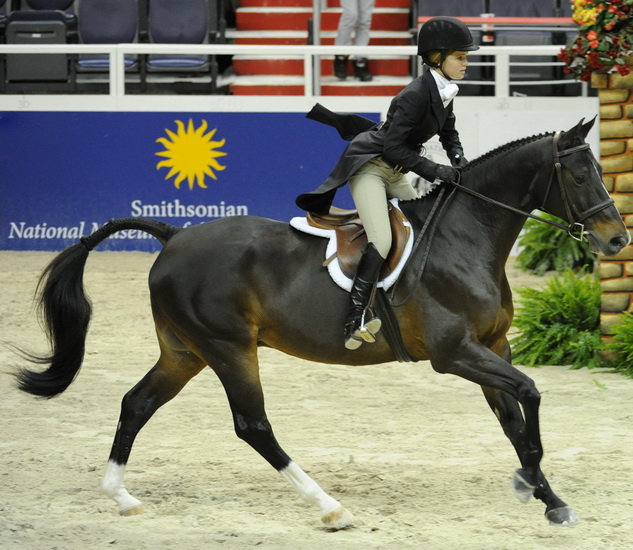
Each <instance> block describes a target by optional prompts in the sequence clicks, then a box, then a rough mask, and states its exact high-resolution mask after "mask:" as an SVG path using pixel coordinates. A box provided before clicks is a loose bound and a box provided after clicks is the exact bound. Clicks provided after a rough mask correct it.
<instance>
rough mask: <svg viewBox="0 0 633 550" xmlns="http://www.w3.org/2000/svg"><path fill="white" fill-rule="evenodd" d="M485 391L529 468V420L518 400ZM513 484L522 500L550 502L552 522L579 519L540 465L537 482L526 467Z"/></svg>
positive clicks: (567, 522) (547, 513)
mask: <svg viewBox="0 0 633 550" xmlns="http://www.w3.org/2000/svg"><path fill="white" fill-rule="evenodd" d="M482 391H483V393H484V396H485V398H486V401H487V402H488V405H489V406H490V408H491V409H492V411H493V412H494V414H495V416H496V417H497V418H498V420H499V423H500V424H501V427H502V428H503V433H505V435H506V437H507V438H508V439H509V440H510V442H511V443H512V445H513V447H514V449H515V451H516V453H517V456H518V457H519V460H520V462H521V467H522V469H525V468H527V467H528V466H529V464H528V448H527V445H526V429H525V421H524V419H523V415H522V414H521V409H520V407H519V404H518V402H517V400H516V399H514V398H512V397H511V396H510V395H508V394H507V393H503V392H501V391H499V390H495V389H492V388H486V387H482ZM512 487H513V489H514V492H515V494H516V496H517V498H518V499H519V500H520V501H521V502H528V501H529V500H530V498H531V497H532V496H534V497H535V498H537V499H539V500H541V501H542V502H543V503H544V504H545V506H546V508H545V517H546V518H547V519H548V520H549V521H550V523H552V524H555V525H564V526H571V525H576V524H577V523H578V522H579V518H578V517H577V516H576V514H575V513H574V511H573V510H572V509H571V508H570V507H569V506H567V504H566V503H565V502H564V501H563V500H561V499H560V498H559V497H558V496H557V495H556V494H555V493H554V491H553V490H552V488H551V487H550V485H549V483H548V481H547V479H546V478H545V475H544V474H543V472H542V471H541V469H540V468H539V470H538V472H537V476H536V486H532V485H529V484H528V483H527V482H526V481H525V479H524V477H523V475H522V470H517V471H516V472H515V474H514V478H513V480H512Z"/></svg>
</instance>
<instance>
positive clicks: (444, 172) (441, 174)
mask: <svg viewBox="0 0 633 550" xmlns="http://www.w3.org/2000/svg"><path fill="white" fill-rule="evenodd" d="M435 177H436V178H437V179H439V180H442V181H447V182H451V181H457V178H459V172H458V170H457V169H456V168H453V167H452V166H446V165H445V164H438V165H437V168H435Z"/></svg>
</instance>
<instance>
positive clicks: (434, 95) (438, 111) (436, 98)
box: [422, 70, 446, 128]
mask: <svg viewBox="0 0 633 550" xmlns="http://www.w3.org/2000/svg"><path fill="white" fill-rule="evenodd" d="M422 78H424V79H425V81H426V84H427V86H428V88H429V93H430V95H431V111H432V112H433V116H435V118H436V119H437V122H438V123H439V125H440V128H441V127H442V126H444V121H445V120H446V110H445V109H444V103H443V102H442V97H441V96H440V92H439V90H438V89H437V83H436V82H435V79H434V78H433V75H432V74H431V70H428V71H426V72H425V73H424V75H422Z"/></svg>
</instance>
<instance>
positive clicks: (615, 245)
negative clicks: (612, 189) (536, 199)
mask: <svg viewBox="0 0 633 550" xmlns="http://www.w3.org/2000/svg"><path fill="white" fill-rule="evenodd" d="M594 122H595V118H594V119H593V120H590V121H589V122H586V123H585V122H584V119H581V120H580V122H579V123H578V124H577V125H576V126H574V127H573V128H572V129H571V130H568V131H567V132H557V133H556V134H554V136H553V138H552V140H553V147H552V153H553V158H554V166H553V168H552V170H551V173H550V179H549V182H548V185H547V190H546V191H545V194H544V196H543V197H542V204H543V206H542V208H541V209H542V210H544V211H546V212H549V213H550V214H553V215H554V216H557V217H559V218H561V219H564V220H565V221H567V222H568V223H569V224H570V232H571V231H573V232H577V233H579V234H580V236H581V238H582V237H583V236H584V237H586V238H587V240H588V242H589V246H590V248H591V250H592V251H593V252H595V253H602V254H604V255H606V256H614V255H615V254H617V253H618V252H620V250H622V248H624V247H625V246H627V245H628V244H629V242H630V240H631V237H630V235H629V232H628V231H627V229H626V226H625V225H624V223H623V221H622V217H621V216H620V213H619V212H618V210H617V208H616V207H615V205H614V203H613V199H612V198H611V197H610V196H609V192H608V191H607V189H606V187H605V185H604V182H603V181H602V168H601V166H600V163H599V162H598V161H597V160H596V158H595V157H594V155H593V153H592V152H591V149H590V148H589V144H588V143H586V141H585V139H586V138H587V134H588V133H589V131H590V130H591V128H592V127H593V125H594Z"/></svg>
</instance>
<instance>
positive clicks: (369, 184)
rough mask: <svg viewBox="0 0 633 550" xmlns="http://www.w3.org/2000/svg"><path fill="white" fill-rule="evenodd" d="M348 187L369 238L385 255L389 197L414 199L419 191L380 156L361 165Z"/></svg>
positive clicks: (388, 228) (388, 241)
mask: <svg viewBox="0 0 633 550" xmlns="http://www.w3.org/2000/svg"><path fill="white" fill-rule="evenodd" d="M349 188H350V192H351V193H352V198H353V199H354V205H355V206H356V209H357V210H358V215H359V216H360V220H361V221H362V222H363V225H364V227H365V231H366V232H367V240H368V241H369V242H370V243H374V246H375V247H376V249H377V250H378V253H379V254H380V255H381V256H382V257H383V258H386V257H387V255H388V254H389V249H390V248H391V225H390V224H389V213H388V210H387V199H392V198H393V199H402V200H411V199H415V198H417V196H418V193H417V191H416V190H415V189H414V188H413V186H412V185H411V184H410V183H409V180H408V179H407V177H406V176H405V175H404V174H401V173H399V172H395V171H394V170H393V169H392V168H391V166H389V165H388V164H387V163H386V162H385V161H384V160H382V159H380V158H375V159H372V160H370V161H369V162H367V163H366V164H365V165H363V166H361V167H360V168H359V169H358V171H357V172H356V173H355V174H354V175H353V176H352V177H351V178H350V179H349Z"/></svg>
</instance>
